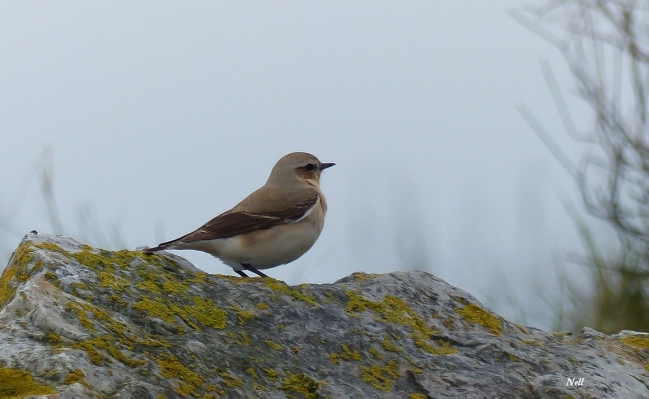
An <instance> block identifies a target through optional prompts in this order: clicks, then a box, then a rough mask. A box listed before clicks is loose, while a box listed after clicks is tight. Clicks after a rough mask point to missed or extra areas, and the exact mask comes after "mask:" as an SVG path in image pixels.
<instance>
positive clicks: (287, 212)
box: [144, 152, 335, 277]
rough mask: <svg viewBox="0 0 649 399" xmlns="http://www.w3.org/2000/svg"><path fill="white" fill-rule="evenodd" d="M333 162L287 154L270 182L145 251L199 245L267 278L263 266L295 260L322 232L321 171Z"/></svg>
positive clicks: (237, 269)
mask: <svg viewBox="0 0 649 399" xmlns="http://www.w3.org/2000/svg"><path fill="white" fill-rule="evenodd" d="M334 165H335V164H334V163H322V162H320V161H319V160H318V158H316V157H315V156H313V155H311V154H308V153H306V152H293V153H291V154H288V155H285V156H283V157H282V158H281V159H280V160H279V161H277V163H276V164H275V166H274V167H273V170H272V171H271V172H270V176H269V177H268V180H267V181H266V184H264V185H263V187H261V188H259V189H258V190H256V191H255V192H253V193H252V194H250V195H249V196H248V197H246V198H245V199H244V200H243V201H241V202H239V203H238V204H237V205H235V206H234V208H232V209H230V210H229V211H226V212H223V213H222V214H220V215H219V216H217V217H215V218H214V219H212V220H210V221H209V222H207V223H205V224H204V225H202V226H201V227H199V228H198V229H196V230H194V231H192V232H191V233H189V234H186V235H184V236H182V237H180V238H177V239H175V240H172V241H167V242H163V243H161V244H160V245H158V246H157V247H154V248H146V249H144V252H147V253H151V252H155V251H160V250H165V249H194V250H198V251H203V252H207V253H209V254H211V255H214V256H215V257H217V258H219V259H220V260H221V261H222V262H223V263H225V264H226V265H228V266H230V267H231V268H232V269H234V271H235V272H237V273H238V274H239V275H241V276H242V277H248V275H247V274H246V273H245V272H244V270H248V271H251V272H253V273H255V274H257V275H259V276H261V277H268V276H266V275H265V274H264V273H262V272H260V271H259V269H269V268H272V267H275V266H279V265H283V264H286V263H290V262H293V261H294V260H296V259H298V258H299V257H300V256H302V255H304V254H305V253H306V251H308V250H309V249H310V248H311V247H312V246H313V244H314V243H315V242H316V240H317V239H318V237H319V236H320V232H321V231H322V228H323V226H324V218H325V214H326V213H327V202H326V200H325V197H324V195H323V194H322V191H321V190H320V174H321V173H322V171H323V170H325V169H327V168H329V167H331V166H334Z"/></svg>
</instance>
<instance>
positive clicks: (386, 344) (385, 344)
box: [381, 335, 403, 353]
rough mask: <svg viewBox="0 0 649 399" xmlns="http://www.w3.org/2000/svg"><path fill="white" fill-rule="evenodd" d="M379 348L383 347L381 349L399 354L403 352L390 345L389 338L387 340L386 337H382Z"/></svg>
mask: <svg viewBox="0 0 649 399" xmlns="http://www.w3.org/2000/svg"><path fill="white" fill-rule="evenodd" d="M381 346H383V349H385V350H386V351H390V352H396V353H401V352H402V351H403V349H401V348H399V347H397V346H394V344H393V343H392V341H390V338H388V336H387V335H384V336H383V339H382V340H381Z"/></svg>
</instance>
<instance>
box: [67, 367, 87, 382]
mask: <svg viewBox="0 0 649 399" xmlns="http://www.w3.org/2000/svg"><path fill="white" fill-rule="evenodd" d="M85 376H86V375H85V374H84V373H83V371H82V370H79V369H76V370H74V371H71V372H69V373H68V375H67V376H65V380H63V383H64V384H65V385H72V384H74V383H77V382H82V383H83V382H85V381H84V380H83V377H85Z"/></svg>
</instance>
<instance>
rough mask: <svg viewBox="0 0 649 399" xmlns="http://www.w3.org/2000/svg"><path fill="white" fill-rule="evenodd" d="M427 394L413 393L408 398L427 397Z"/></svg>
mask: <svg viewBox="0 0 649 399" xmlns="http://www.w3.org/2000/svg"><path fill="white" fill-rule="evenodd" d="M426 398H427V396H426V395H424V394H423V393H411V394H410V395H408V399H426Z"/></svg>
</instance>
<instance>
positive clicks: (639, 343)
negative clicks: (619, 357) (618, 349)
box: [620, 335, 649, 349]
mask: <svg viewBox="0 0 649 399" xmlns="http://www.w3.org/2000/svg"><path fill="white" fill-rule="evenodd" d="M620 342H622V343H623V344H627V345H631V346H635V347H636V348H642V349H649V335H646V336H628V337H624V338H622V339H620Z"/></svg>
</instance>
